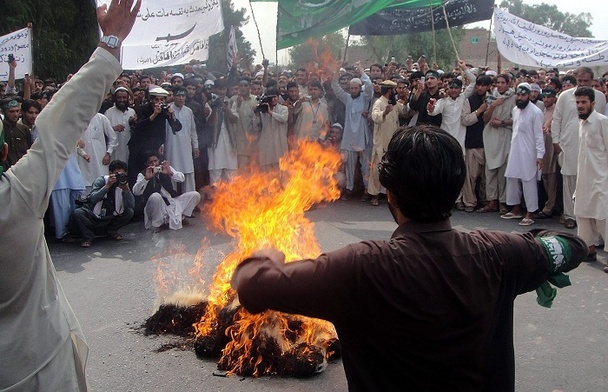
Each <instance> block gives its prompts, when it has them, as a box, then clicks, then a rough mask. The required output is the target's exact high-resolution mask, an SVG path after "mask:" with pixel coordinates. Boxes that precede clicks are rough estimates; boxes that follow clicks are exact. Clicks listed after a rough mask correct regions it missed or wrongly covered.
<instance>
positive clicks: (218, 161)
mask: <svg viewBox="0 0 608 392" xmlns="http://www.w3.org/2000/svg"><path fill="white" fill-rule="evenodd" d="M207 153H208V155H209V178H210V180H211V185H213V184H215V183H216V182H218V181H219V180H220V179H224V180H230V179H231V178H232V176H233V175H234V173H235V171H236V169H237V168H238V160H237V156H236V150H235V149H234V147H233V146H232V143H230V136H229V135H228V129H226V120H224V121H222V127H221V130H220V134H219V136H218V138H217V145H216V146H215V148H213V147H208V148H207Z"/></svg>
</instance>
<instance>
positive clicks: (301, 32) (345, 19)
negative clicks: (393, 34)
mask: <svg viewBox="0 0 608 392" xmlns="http://www.w3.org/2000/svg"><path fill="white" fill-rule="evenodd" d="M254 1H255V0H254ZM278 3H279V5H278V9H279V16H278V21H277V24H278V26H277V49H285V48H289V47H291V46H294V45H297V44H301V43H304V42H306V41H307V40H308V39H309V38H320V37H322V36H324V35H327V34H330V33H333V32H334V31H338V30H340V29H341V28H343V27H346V26H350V25H351V24H354V23H357V22H358V21H360V20H363V19H365V18H367V17H368V16H371V15H373V14H375V13H376V12H378V11H381V10H383V9H384V8H386V7H397V6H399V7H410V8H419V7H424V6H429V5H430V4H432V5H441V0H430V1H429V0H406V1H399V0H374V1H362V0H361V1H352V0H307V1H301V0H278Z"/></svg>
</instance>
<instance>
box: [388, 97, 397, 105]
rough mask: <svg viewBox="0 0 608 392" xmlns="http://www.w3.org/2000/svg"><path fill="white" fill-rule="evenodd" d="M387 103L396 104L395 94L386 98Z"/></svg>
mask: <svg viewBox="0 0 608 392" xmlns="http://www.w3.org/2000/svg"><path fill="white" fill-rule="evenodd" d="M388 104H389V105H393V106H395V105H396V104H397V97H396V96H395V95H391V96H390V97H389V99H388Z"/></svg>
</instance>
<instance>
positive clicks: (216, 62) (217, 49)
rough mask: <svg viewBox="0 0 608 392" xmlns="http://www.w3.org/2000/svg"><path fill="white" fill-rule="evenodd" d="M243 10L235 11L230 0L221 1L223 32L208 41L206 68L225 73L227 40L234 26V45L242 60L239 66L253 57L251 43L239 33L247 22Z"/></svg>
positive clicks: (253, 52)
mask: <svg viewBox="0 0 608 392" xmlns="http://www.w3.org/2000/svg"><path fill="white" fill-rule="evenodd" d="M245 12H246V10H245V8H240V9H237V10H235V9H234V4H232V0H222V16H223V17H224V31H223V32H222V33H220V34H216V35H214V36H212V37H211V38H210V39H209V59H208V60H207V68H209V69H210V70H214V71H219V72H222V73H226V72H227V69H226V52H227V50H228V38H229V36H230V26H234V30H235V37H236V45H237V47H238V49H239V55H240V56H241V58H243V63H242V64H241V66H246V65H245V63H247V61H248V59H251V58H253V57H254V56H255V54H256V53H255V50H254V49H252V48H251V42H249V41H247V40H246V39H245V37H244V36H243V33H242V32H241V29H240V28H241V27H243V26H244V25H246V24H247V23H248V22H249V18H248V17H247V18H246V17H245Z"/></svg>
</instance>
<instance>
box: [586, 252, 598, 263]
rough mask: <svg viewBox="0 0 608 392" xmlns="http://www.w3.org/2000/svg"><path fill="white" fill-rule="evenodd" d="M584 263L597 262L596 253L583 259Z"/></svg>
mask: <svg viewBox="0 0 608 392" xmlns="http://www.w3.org/2000/svg"><path fill="white" fill-rule="evenodd" d="M585 261H586V262H588V263H593V262H594V261H597V252H593V253H589V254H588V255H587V257H585Z"/></svg>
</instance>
